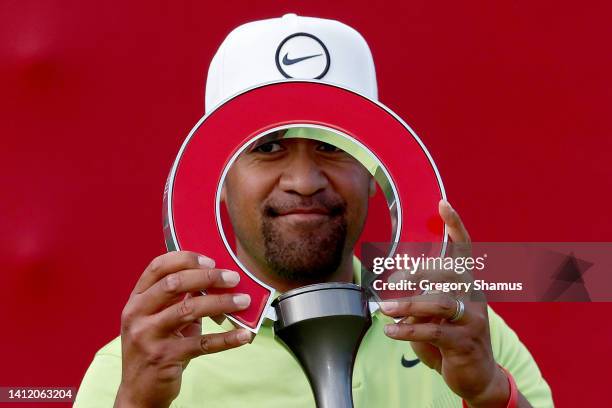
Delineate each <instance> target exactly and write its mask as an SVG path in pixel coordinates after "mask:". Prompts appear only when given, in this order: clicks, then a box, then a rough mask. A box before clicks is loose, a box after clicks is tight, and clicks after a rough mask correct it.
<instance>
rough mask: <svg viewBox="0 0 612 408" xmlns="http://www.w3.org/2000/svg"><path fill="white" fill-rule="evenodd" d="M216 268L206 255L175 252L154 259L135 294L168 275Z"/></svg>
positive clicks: (138, 283)
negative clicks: (188, 270)
mask: <svg viewBox="0 0 612 408" xmlns="http://www.w3.org/2000/svg"><path fill="white" fill-rule="evenodd" d="M214 267H215V261H213V260H212V259H210V258H207V257H205V256H204V255H200V254H196V253H194V252H189V251H173V252H168V253H166V254H163V255H160V256H158V257H157V258H155V259H153V260H152V261H151V263H150V264H149V265H148V266H147V267H146V268H145V270H144V272H143V273H142V275H141V276H140V279H139V280H138V282H137V283H136V286H135V287H134V292H133V293H136V294H138V293H142V292H144V291H145V290H147V289H149V288H150V287H151V286H153V285H154V284H155V283H156V282H157V281H159V280H160V279H161V278H163V277H164V276H166V275H169V274H171V273H174V272H178V271H180V270H182V269H196V268H207V269H211V268H214Z"/></svg>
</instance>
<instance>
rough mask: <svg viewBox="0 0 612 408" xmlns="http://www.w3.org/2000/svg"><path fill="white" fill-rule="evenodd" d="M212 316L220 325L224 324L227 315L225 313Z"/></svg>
mask: <svg viewBox="0 0 612 408" xmlns="http://www.w3.org/2000/svg"><path fill="white" fill-rule="evenodd" d="M210 318H211V319H212V321H213V322H215V323H217V324H218V325H219V326H221V324H223V322H224V321H225V319H226V317H225V315H222V314H221V315H217V316H210Z"/></svg>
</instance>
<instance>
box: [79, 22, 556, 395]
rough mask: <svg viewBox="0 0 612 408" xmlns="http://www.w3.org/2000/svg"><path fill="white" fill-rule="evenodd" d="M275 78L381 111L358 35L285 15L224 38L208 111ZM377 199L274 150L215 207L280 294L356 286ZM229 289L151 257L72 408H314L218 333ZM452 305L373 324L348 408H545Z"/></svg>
mask: <svg viewBox="0 0 612 408" xmlns="http://www.w3.org/2000/svg"><path fill="white" fill-rule="evenodd" d="M245 61H248V62H249V64H250V65H249V66H248V67H245V66H244V63H245ZM283 78H310V79H319V80H325V81H329V82H333V83H337V84H339V85H342V86H345V87H347V88H351V89H354V90H356V91H358V92H361V93H363V94H365V95H367V96H370V97H371V98H373V99H376V97H377V94H376V92H377V91H376V77H375V72H374V64H373V61H372V57H371V54H370V51H369V48H368V46H367V44H366V43H365V40H363V38H362V37H361V36H360V35H359V34H358V33H357V32H356V31H354V30H353V29H351V28H350V27H347V26H345V25H343V24H341V23H338V22H336V21H331V20H322V19H313V18H304V17H298V16H295V15H286V16H284V17H282V18H280V19H271V20H264V21H258V22H254V23H250V24H246V25H244V26H241V27H239V28H237V29H236V30H234V31H233V32H232V33H230V35H229V36H228V37H227V39H226V40H225V41H224V43H223V44H222V45H221V47H220V49H219V51H218V52H217V54H216V55H215V57H214V58H213V61H212V63H211V67H210V70H209V75H208V80H207V88H206V108H207V111H208V112H210V111H211V110H212V109H213V108H214V107H215V106H217V105H218V104H219V103H220V102H221V101H223V100H224V99H226V98H228V97H230V96H232V95H233V94H235V93H237V92H240V91H241V90H243V89H246V88H248V87H250V86H254V85H257V84H259V83H263V82H267V81H271V80H277V79H283ZM374 191H375V185H374V182H373V180H372V178H371V176H370V175H369V173H368V172H367V171H366V169H365V168H364V167H363V166H362V165H361V164H360V163H359V162H358V161H356V160H355V159H354V158H352V157H351V156H349V155H348V154H347V153H345V152H344V151H342V150H339V149H337V148H335V147H334V146H331V145H329V144H326V143H323V142H320V141H316V140H311V139H299V138H297V139H284V138H282V139H278V140H266V141H265V142H263V143H258V144H255V145H253V146H251V147H250V148H249V149H247V150H246V151H245V152H244V153H243V154H242V155H241V156H240V158H239V159H238V160H237V161H236V163H235V164H234V166H233V167H232V168H231V170H230V172H229V173H228V176H227V179H226V181H225V185H224V188H223V192H222V199H223V201H224V202H225V203H226V205H227V208H228V212H229V215H230V219H231V222H232V225H233V227H234V232H235V235H236V251H237V254H238V257H239V258H240V260H241V262H242V263H243V264H244V265H245V266H246V267H247V268H248V269H249V270H250V271H251V272H252V273H253V274H254V275H255V276H257V277H258V278H259V279H260V280H262V281H264V282H266V283H268V284H269V285H271V286H273V287H274V288H276V289H277V290H278V291H280V292H282V291H286V290H289V289H292V288H295V287H299V286H303V285H305V284H308V283H313V282H326V281H353V280H354V276H355V270H354V265H353V261H354V259H353V258H354V257H353V247H354V245H355V243H356V242H357V239H358V237H359V235H360V233H361V229H362V227H363V224H364V220H365V217H366V214H367V208H368V199H369V197H370V196H371V195H372V194H374ZM439 211H440V216H441V217H442V220H443V221H444V222H445V223H446V226H447V230H448V232H449V235H450V238H451V239H452V240H453V241H454V242H469V235H468V233H467V231H466V229H465V227H464V226H463V224H462V222H461V220H460V218H459V216H458V214H457V212H456V211H455V210H453V209H452V207H451V206H450V205H449V204H448V203H447V202H441V203H440V208H439ZM220 267H223V265H220ZM238 280H239V275H238V274H237V273H236V272H233V271H228V270H224V269H215V263H214V260H212V259H209V258H207V257H206V255H205V254H195V253H190V252H173V253H168V254H164V255H161V256H159V257H157V258H155V259H154V260H153V261H152V262H151V264H150V265H149V266H148V267H147V268H146V269H145V271H144V272H143V273H142V275H141V277H140V279H139V280H138V282H137V283H136V286H135V287H134V290H133V292H132V294H131V296H130V299H129V300H128V302H127V304H126V306H125V308H124V311H123V314H122V326H121V336H120V337H119V338H117V339H115V340H113V341H112V342H111V343H110V344H108V345H107V346H105V347H103V348H102V349H101V350H100V351H99V352H98V353H97V354H96V357H95V358H94V361H93V363H92V365H91V366H90V368H89V370H88V371H87V374H86V375H85V378H84V379H83V382H82V384H81V387H80V390H79V394H78V396H77V400H76V405H77V406H82V407H89V406H91V407H94V406H100V407H103V406H104V407H108V406H111V405H113V403H114V404H115V406H116V407H132V406H138V407H167V406H170V405H172V406H173V407H187V406H205V407H246V406H249V407H258V406H262V407H263V406H265V407H285V406H293V407H312V406H314V400H313V397H312V393H311V391H310V388H309V385H308V382H307V380H306V377H305V376H304V374H303V373H302V371H301V369H300V367H299V365H298V363H297V362H296V361H295V360H294V359H293V358H292V357H291V355H290V354H289V353H288V352H287V350H286V349H285V348H284V347H282V346H281V345H280V343H278V342H277V341H276V340H275V339H274V338H273V333H272V328H271V325H270V324H264V325H262V327H261V329H260V332H259V333H258V335H257V336H256V337H255V338H254V339H252V336H251V334H250V333H249V332H248V331H246V330H244V329H234V330H230V331H224V330H223V329H222V328H221V327H220V326H219V325H217V324H216V323H215V322H214V321H213V319H216V317H217V316H219V315H221V314H223V313H231V312H235V311H238V310H242V309H244V308H247V307H248V306H249V302H250V298H249V297H248V295H241V294H237V295H233V296H230V295H207V296H199V295H198V293H199V291H201V290H205V289H206V288H208V287H211V286H214V287H233V286H235V285H236V284H237V282H238ZM456 305H457V303H456V301H454V299H452V298H450V297H449V296H447V295H440V294H437V295H436V294H431V295H430V300H429V301H426V302H422V301H421V302H411V301H406V302H401V303H388V304H385V305H383V308H382V310H381V311H377V312H375V313H374V314H373V316H372V327H371V328H370V329H369V331H368V333H367V334H366V336H365V338H364V339H363V342H362V345H361V347H360V349H359V353H358V355H357V360H356V364H355V371H354V376H353V397H354V401H355V406H356V407H379V406H381V407H407V406H412V407H458V406H460V405H461V403H462V402H461V401H462V400H463V401H464V402H465V403H466V404H467V405H468V406H470V407H506V406H508V401H509V400H510V395H511V389H512V387H511V386H510V385H509V384H511V381H510V378H512V377H513V378H514V380H515V381H516V384H517V385H518V391H519V392H518V398H517V402H516V404H515V405H514V406H518V407H530V406H533V407H550V406H552V398H551V394H550V389H549V388H548V385H547V384H546V382H545V381H544V379H543V378H542V377H541V375H540V372H539V370H538V368H537V365H536V364H535V362H534V361H533V359H532V358H531V356H530V355H529V352H528V351H527V350H526V349H525V347H524V346H523V345H522V344H521V343H520V341H519V340H518V339H517V337H516V335H515V334H514V332H513V331H512V330H511V329H510V328H508V327H507V326H506V325H505V323H504V322H503V321H502V320H501V318H500V317H499V316H498V315H496V314H495V313H494V312H493V311H492V310H491V309H488V308H487V306H486V304H485V303H484V302H466V303H465V313H464V315H463V316H462V317H461V319H458V320H456V321H455V319H454V317H456V312H457V309H456V307H457V306H456ZM202 317H204V319H202ZM208 317H211V318H212V319H210V318H208ZM391 317H398V318H401V319H402V320H401V321H400V322H399V323H394V321H393V320H392V319H391ZM248 343H250V344H248ZM409 345H410V346H411V347H410V346H409ZM202 355H205V356H203V357H201V358H196V357H199V356H202ZM498 364H499V365H498ZM502 367H504V368H505V369H507V370H508V372H509V373H508V372H506V371H504V369H503V368H502Z"/></svg>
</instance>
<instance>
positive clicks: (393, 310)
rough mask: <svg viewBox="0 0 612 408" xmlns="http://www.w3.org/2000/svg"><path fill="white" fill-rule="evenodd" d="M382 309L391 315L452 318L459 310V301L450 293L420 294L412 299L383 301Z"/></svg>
mask: <svg viewBox="0 0 612 408" xmlns="http://www.w3.org/2000/svg"><path fill="white" fill-rule="evenodd" d="M380 308H381V311H382V312H383V313H384V314H386V315H387V316H390V317H408V316H415V317H435V318H440V319H450V318H452V317H453V316H454V315H455V313H456V312H457V301H456V300H455V299H453V298H452V297H450V296H448V295H419V296H413V297H411V298H410V300H402V301H394V302H383V303H381V305H380Z"/></svg>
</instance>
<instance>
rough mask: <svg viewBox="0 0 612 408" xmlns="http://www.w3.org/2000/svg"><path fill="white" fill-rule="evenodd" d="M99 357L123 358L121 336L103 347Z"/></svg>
mask: <svg viewBox="0 0 612 408" xmlns="http://www.w3.org/2000/svg"><path fill="white" fill-rule="evenodd" d="M98 356H111V357H118V358H121V336H117V337H115V338H114V339H112V340H111V341H110V342H108V343H107V344H105V345H104V346H102V347H101V348H100V349H99V350H98V351H97V352H96V357H98Z"/></svg>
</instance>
